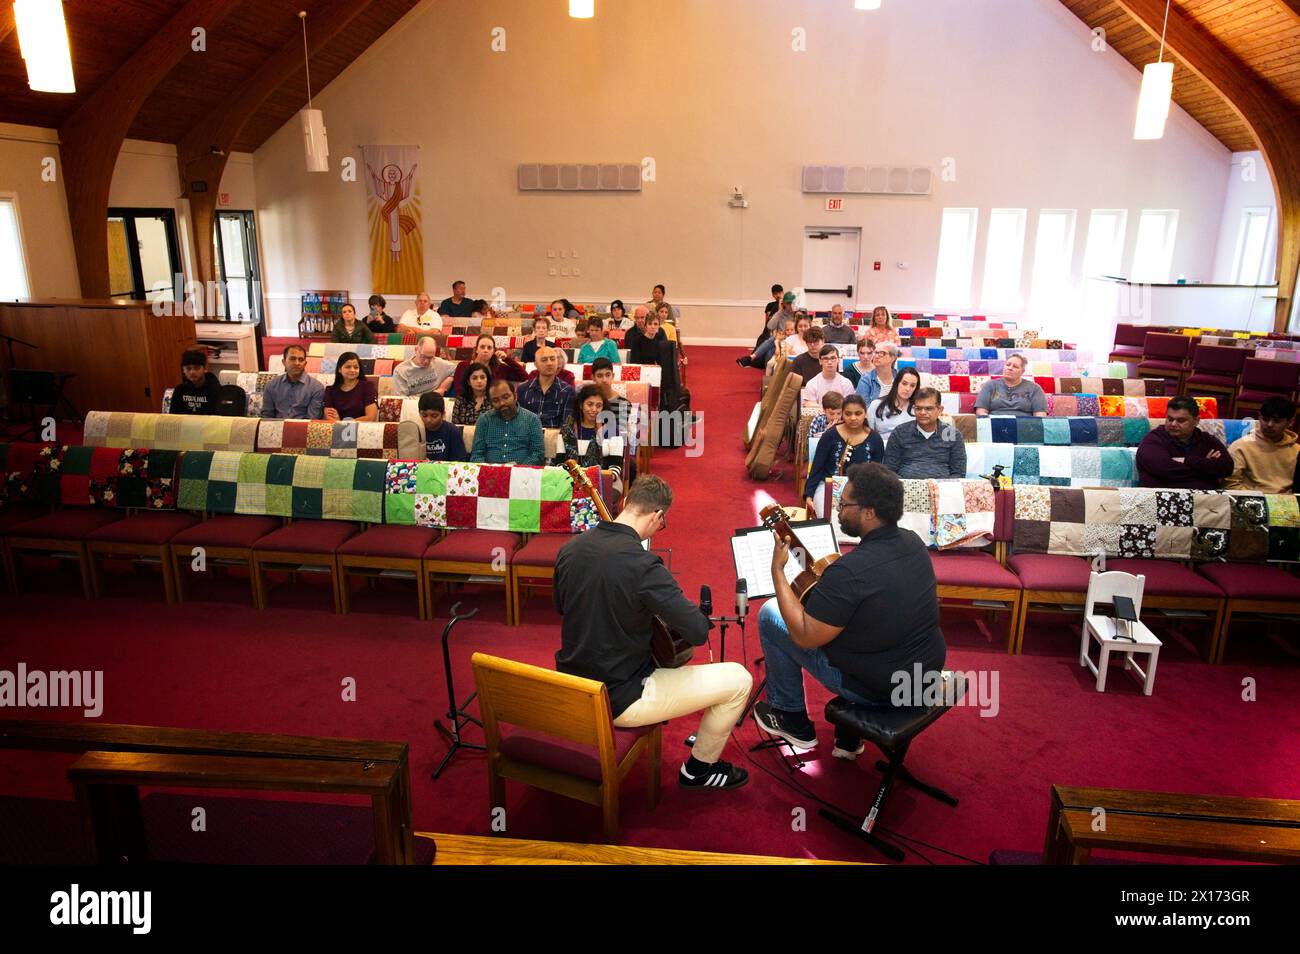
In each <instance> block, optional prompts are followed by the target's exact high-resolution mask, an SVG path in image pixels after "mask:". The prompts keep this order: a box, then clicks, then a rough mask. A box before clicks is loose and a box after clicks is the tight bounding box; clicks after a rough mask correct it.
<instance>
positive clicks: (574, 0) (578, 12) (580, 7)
mask: <svg viewBox="0 0 1300 954" xmlns="http://www.w3.org/2000/svg"><path fill="white" fill-rule="evenodd" d="M595 15H596V0H569V16H571V17H573V18H574V19H575V20H590V19H591V18H592V17H594V16H595Z"/></svg>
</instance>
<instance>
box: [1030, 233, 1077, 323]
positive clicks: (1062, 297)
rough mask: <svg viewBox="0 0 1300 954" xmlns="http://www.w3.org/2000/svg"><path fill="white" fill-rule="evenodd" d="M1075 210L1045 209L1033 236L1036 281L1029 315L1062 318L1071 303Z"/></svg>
mask: <svg viewBox="0 0 1300 954" xmlns="http://www.w3.org/2000/svg"><path fill="white" fill-rule="evenodd" d="M1074 219H1075V211H1074V209H1043V210H1042V211H1041V212H1039V213H1038V231H1037V234H1035V236H1034V278H1033V284H1032V286H1031V287H1030V290H1029V312H1030V314H1036V315H1042V316H1044V317H1047V318H1055V317H1061V316H1063V313H1064V312H1065V310H1066V309H1067V307H1068V305H1069V300H1070V297H1071V295H1070V293H1071V291H1072V286H1071V282H1070V272H1071V267H1070V266H1071V265H1072V264H1073V262H1074Z"/></svg>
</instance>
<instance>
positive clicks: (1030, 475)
mask: <svg viewBox="0 0 1300 954" xmlns="http://www.w3.org/2000/svg"><path fill="white" fill-rule="evenodd" d="M1136 455H1137V449H1136V448H1134V447H1072V446H1066V447H1060V446H1047V445H1032V444H1030V445H1025V444H985V443H980V442H976V443H972V444H967V445H966V476H967V477H968V478H974V477H982V476H985V475H989V474H992V473H993V468H994V467H995V466H996V465H998V464H1001V465H1002V469H1003V472H1004V473H1003V476H1006V477H1010V478H1011V481H1012V483H1014V484H1017V485H1019V484H1041V485H1044V486H1056V487H1132V486H1134V485H1136V484H1137V465H1136V462H1135V461H1136Z"/></svg>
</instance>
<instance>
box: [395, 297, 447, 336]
mask: <svg viewBox="0 0 1300 954" xmlns="http://www.w3.org/2000/svg"><path fill="white" fill-rule="evenodd" d="M432 304H433V299H431V298H430V297H429V293H428V292H420V294H418V295H416V296H415V307H414V308H408V309H406V311H404V312H402V320H401V321H400V322H398V323H399V324H400V325H402V326H403V328H405V329H406V330H407V331H442V318H441V317H440V316H439V315H438V313H437V312H436V311H434V310H433V308H432Z"/></svg>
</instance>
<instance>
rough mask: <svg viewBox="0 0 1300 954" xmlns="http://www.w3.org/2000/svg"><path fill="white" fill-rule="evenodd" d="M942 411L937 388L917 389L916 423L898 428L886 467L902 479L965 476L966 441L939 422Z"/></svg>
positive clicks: (888, 449)
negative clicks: (940, 410) (940, 411)
mask: <svg viewBox="0 0 1300 954" xmlns="http://www.w3.org/2000/svg"><path fill="white" fill-rule="evenodd" d="M939 408H940V399H939V392H938V391H936V390H935V389H934V388H918V389H917V391H916V393H915V394H913V395H912V413H913V414H914V415H916V420H914V421H904V422H903V423H902V424H899V425H898V426H896V427H895V428H894V432H893V433H892V434H890V435H889V445H888V446H887V447H886V448H885V466H886V467H888V468H889V469H890V470H892V471H893V472H894V473H896V474H897V475H898V476H899V477H915V478H920V479H922V480H925V479H930V478H934V479H937V480H942V479H943V478H945V477H965V476H966V442H965V441H964V440H962V436H961V433H960V432H959V431H958V430H957V428H955V427H953V426H952V425H951V424H943V423H941V422H940V421H939Z"/></svg>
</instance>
